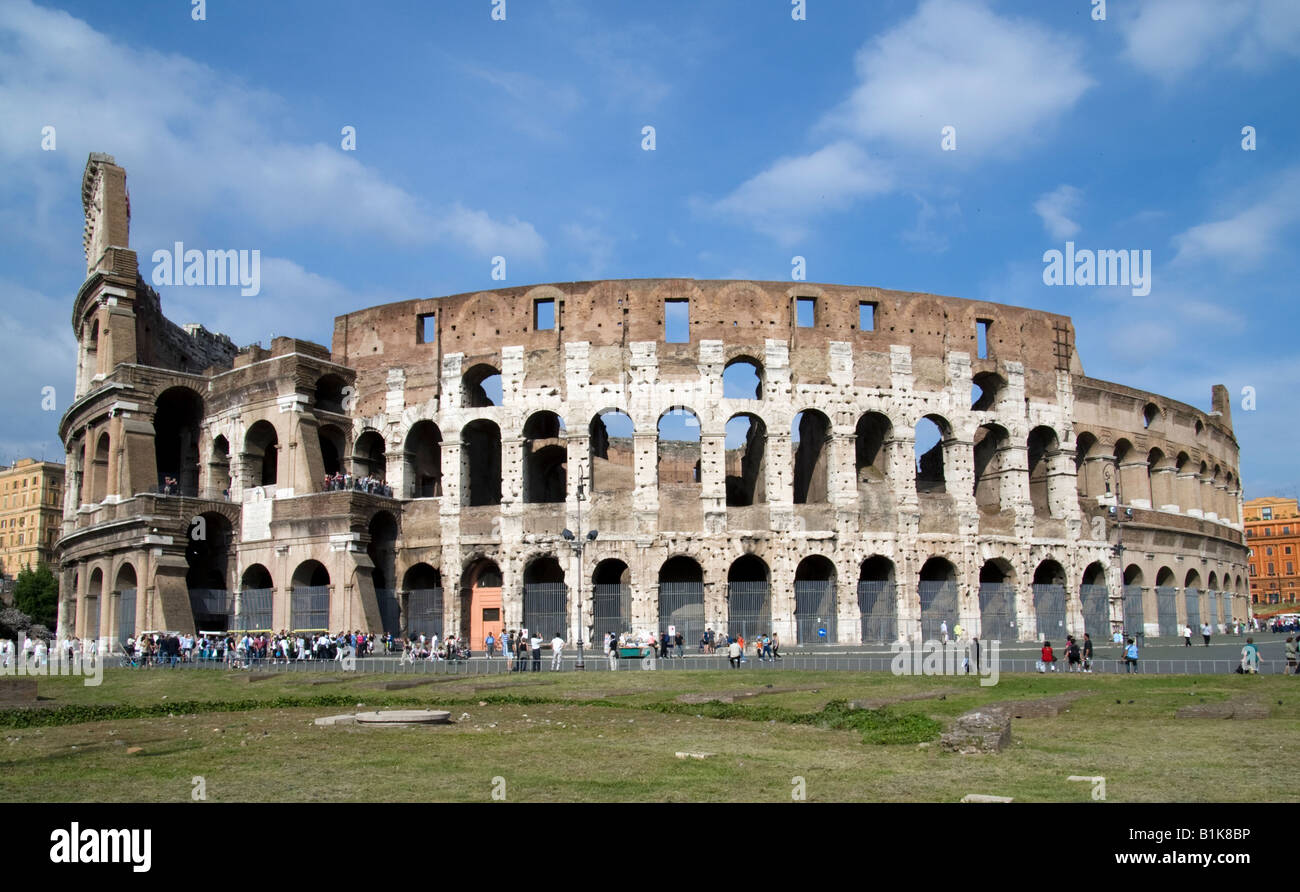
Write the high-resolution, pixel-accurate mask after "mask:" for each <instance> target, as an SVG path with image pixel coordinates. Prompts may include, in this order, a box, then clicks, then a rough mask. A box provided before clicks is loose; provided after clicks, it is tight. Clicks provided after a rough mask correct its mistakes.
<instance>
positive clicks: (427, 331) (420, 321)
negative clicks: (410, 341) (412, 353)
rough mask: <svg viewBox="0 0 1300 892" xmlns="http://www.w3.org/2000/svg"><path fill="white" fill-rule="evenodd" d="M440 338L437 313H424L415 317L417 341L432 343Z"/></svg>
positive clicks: (419, 342) (418, 342)
mask: <svg viewBox="0 0 1300 892" xmlns="http://www.w3.org/2000/svg"><path fill="white" fill-rule="evenodd" d="M437 340H438V319H437V314H436V313H422V314H420V315H419V316H416V317H415V343H417V344H432V343H434V342H435V341H437Z"/></svg>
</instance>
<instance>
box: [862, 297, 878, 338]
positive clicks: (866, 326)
mask: <svg viewBox="0 0 1300 892" xmlns="http://www.w3.org/2000/svg"><path fill="white" fill-rule="evenodd" d="M858 330H859V331H875V330H876V305H875V304H871V303H867V302H866V301H863V302H861V303H859V304H858Z"/></svg>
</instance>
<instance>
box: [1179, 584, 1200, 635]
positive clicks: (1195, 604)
mask: <svg viewBox="0 0 1300 892" xmlns="http://www.w3.org/2000/svg"><path fill="white" fill-rule="evenodd" d="M1183 593H1184V595H1185V596H1186V597H1187V625H1188V626H1190V627H1191V629H1192V634H1193V635H1199V634H1201V590H1200V589H1195V588H1189V589H1184V590H1183Z"/></svg>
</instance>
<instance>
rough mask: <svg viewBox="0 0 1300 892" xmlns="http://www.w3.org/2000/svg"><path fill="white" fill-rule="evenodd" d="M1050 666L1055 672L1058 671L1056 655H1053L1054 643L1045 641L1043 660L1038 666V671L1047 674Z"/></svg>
mask: <svg viewBox="0 0 1300 892" xmlns="http://www.w3.org/2000/svg"><path fill="white" fill-rule="evenodd" d="M1049 666H1050V667H1052V671H1053V672H1055V671H1056V654H1054V653H1052V642H1050V641H1044V642H1043V653H1042V657H1041V660H1040V662H1039V664H1038V671H1039V672H1046V671H1047V667H1049Z"/></svg>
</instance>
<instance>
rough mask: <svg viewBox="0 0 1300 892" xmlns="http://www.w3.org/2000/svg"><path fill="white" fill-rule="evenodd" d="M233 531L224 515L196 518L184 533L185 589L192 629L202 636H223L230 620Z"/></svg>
mask: <svg viewBox="0 0 1300 892" xmlns="http://www.w3.org/2000/svg"><path fill="white" fill-rule="evenodd" d="M233 543H234V531H233V529H232V528H231V525H230V521H229V520H227V519H226V517H225V515H223V514H217V513H216V512H212V511H209V512H206V513H204V514H200V515H199V516H198V517H195V518H194V519H193V520H191V521H190V525H189V528H188V529H187V531H186V543H185V561H186V563H188V564H189V569H188V570H187V571H186V573H185V587H186V589H187V590H188V591H189V596H190V610H191V612H192V613H193V615H194V628H195V629H196V630H203V631H205V632H225V631H227V630H229V628H230V621H231V618H232V617H233V616H234V612H235V605H234V599H233V598H231V597H230V591H229V583H228V581H227V580H229V579H230V557H231V555H230V550H231V545H232V544H233Z"/></svg>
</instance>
